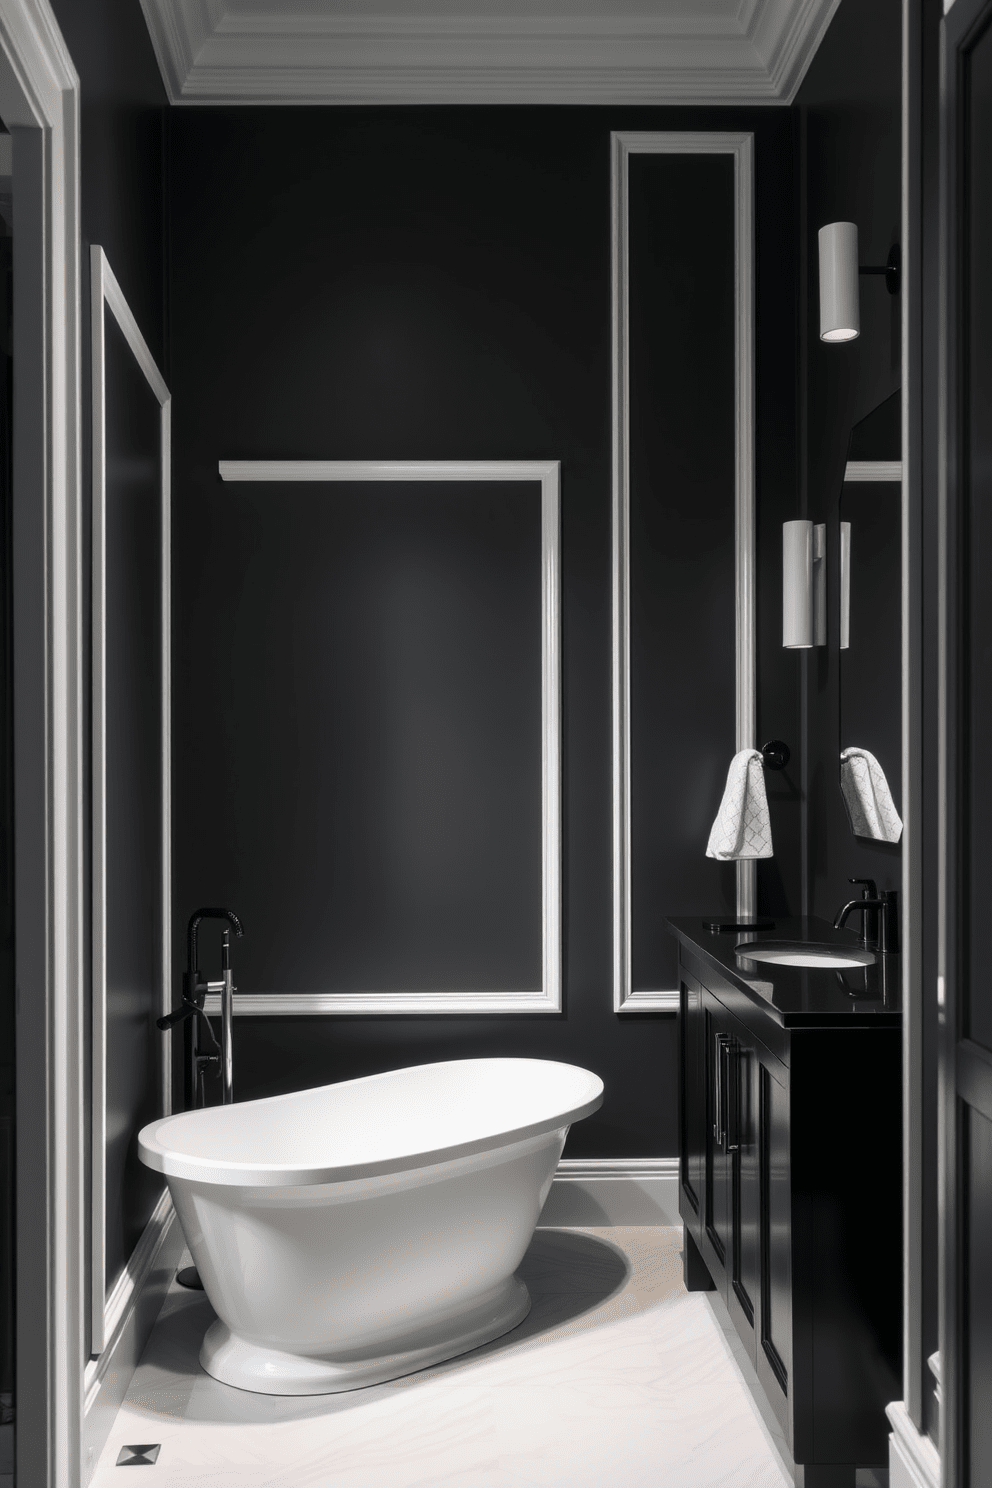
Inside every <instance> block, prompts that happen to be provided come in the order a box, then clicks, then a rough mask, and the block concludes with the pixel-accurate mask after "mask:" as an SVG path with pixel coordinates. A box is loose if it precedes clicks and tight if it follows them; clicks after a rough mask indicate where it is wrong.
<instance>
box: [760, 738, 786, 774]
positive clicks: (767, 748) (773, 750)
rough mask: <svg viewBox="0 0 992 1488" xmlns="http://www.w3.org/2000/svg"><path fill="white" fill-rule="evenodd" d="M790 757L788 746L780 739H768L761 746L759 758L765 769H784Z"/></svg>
mask: <svg viewBox="0 0 992 1488" xmlns="http://www.w3.org/2000/svg"><path fill="white" fill-rule="evenodd" d="M791 757H792V756H791V751H790V749H789V746H788V744H786V743H785V742H784V741H783V740H782V739H769V741H768V743H767V744H762V746H761V760H762V763H763V764H764V767H765V769H766V770H784V769H785V767H786V765H787V764H788V763H789V760H790V759H791Z"/></svg>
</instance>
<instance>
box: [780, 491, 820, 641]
mask: <svg viewBox="0 0 992 1488" xmlns="http://www.w3.org/2000/svg"><path fill="white" fill-rule="evenodd" d="M812 644H813V523H812V522H806V521H801V520H800V521H796V522H783V523H782V645H783V646H788V647H789V648H790V649H797V648H800V647H804V646H812Z"/></svg>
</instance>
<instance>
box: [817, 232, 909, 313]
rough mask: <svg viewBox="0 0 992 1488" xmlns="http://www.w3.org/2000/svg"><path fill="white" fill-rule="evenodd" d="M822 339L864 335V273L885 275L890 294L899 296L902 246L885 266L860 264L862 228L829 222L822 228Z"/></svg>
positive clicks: (892, 252) (895, 248)
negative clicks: (861, 288)
mask: <svg viewBox="0 0 992 1488" xmlns="http://www.w3.org/2000/svg"><path fill="white" fill-rule="evenodd" d="M818 240H819V248H820V340H821V341H853V340H854V339H855V337H857V336H859V335H860V334H861V300H860V292H859V286H858V276H859V275H860V274H882V275H884V277H885V287H886V289H887V290H888V291H889V294H893V295H894V294H898V293H899V244H898V243H894V244H893V245H892V247H891V248H890V249H889V257H888V261H887V262H886V263H884V264H863V265H859V264H858V229H857V225H856V224H855V223H853V222H828V223H827V225H826V227H821V228H820V231H819V234H818Z"/></svg>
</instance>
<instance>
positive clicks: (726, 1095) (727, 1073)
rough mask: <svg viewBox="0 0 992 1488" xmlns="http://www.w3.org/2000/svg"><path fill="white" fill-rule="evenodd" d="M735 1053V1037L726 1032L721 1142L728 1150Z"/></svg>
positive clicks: (722, 1049) (722, 1054)
mask: <svg viewBox="0 0 992 1488" xmlns="http://www.w3.org/2000/svg"><path fill="white" fill-rule="evenodd" d="M732 1054H733V1039H731V1038H728V1037H727V1035H726V1034H724V1035H723V1037H722V1038H721V1040H720V1143H721V1145H722V1146H723V1147H724V1148H725V1150H726V1151H727V1152H729V1151H730V1147H729V1145H728V1141H727V1132H728V1129H729V1126H730V1120H729V1117H730V1103H731V1099H732V1096H731V1063H732Z"/></svg>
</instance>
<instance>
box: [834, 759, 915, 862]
mask: <svg viewBox="0 0 992 1488" xmlns="http://www.w3.org/2000/svg"><path fill="white" fill-rule="evenodd" d="M840 788H841V793H842V794H843V797H844V804H845V806H846V807H847V814H848V817H849V819H850V822H851V831H852V832H853V833H854V835H855V837H868V838H871V839H872V840H873V841H875V842H898V841H899V839H900V837H901V836H902V818H901V817H900V815H899V813H898V811H897V810H896V806H895V802H894V801H893V799H892V792H891V791H890V790H889V782H888V781H887V780H886V778H885V771H884V770H883V769H882V767H881V765H880V764H879V763H878V760H877V759H876V758H875V756H874V755H873V754H872V753H871V752H870V751H869V750H867V749H855V748H853V747H852V748H850V749H843V750H841V756H840Z"/></svg>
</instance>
